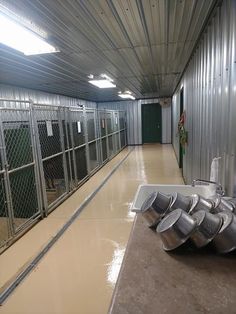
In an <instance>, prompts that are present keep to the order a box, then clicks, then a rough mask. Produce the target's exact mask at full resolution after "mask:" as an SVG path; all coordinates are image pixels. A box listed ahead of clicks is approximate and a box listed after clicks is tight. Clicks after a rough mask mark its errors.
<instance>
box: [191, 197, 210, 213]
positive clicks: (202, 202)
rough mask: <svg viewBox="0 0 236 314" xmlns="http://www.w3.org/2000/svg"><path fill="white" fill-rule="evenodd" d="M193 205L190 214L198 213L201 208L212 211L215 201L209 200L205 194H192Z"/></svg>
mask: <svg viewBox="0 0 236 314" xmlns="http://www.w3.org/2000/svg"><path fill="white" fill-rule="evenodd" d="M191 197H192V205H191V208H190V210H189V214H191V215H192V214H193V213H196V212H197V211H199V210H205V211H207V212H210V211H211V209H212V207H213V202H212V201H210V200H207V199H206V198H204V197H203V196H200V195H198V194H193V195H192V196H191Z"/></svg>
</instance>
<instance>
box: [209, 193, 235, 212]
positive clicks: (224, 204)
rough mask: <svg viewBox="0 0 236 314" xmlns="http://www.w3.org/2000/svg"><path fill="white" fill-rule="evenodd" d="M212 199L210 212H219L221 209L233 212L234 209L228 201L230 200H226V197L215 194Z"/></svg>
mask: <svg viewBox="0 0 236 314" xmlns="http://www.w3.org/2000/svg"><path fill="white" fill-rule="evenodd" d="M212 200H213V204H214V206H213V208H212V210H211V211H212V213H214V214H216V213H220V212H223V211H227V210H228V211H230V212H233V210H234V206H233V205H232V204H231V203H230V201H227V200H226V199H224V198H222V197H220V196H217V197H215V198H213V199H212Z"/></svg>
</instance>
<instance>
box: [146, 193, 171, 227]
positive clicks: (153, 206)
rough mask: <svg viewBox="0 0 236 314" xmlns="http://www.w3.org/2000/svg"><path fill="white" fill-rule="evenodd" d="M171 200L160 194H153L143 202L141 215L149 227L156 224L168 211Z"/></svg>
mask: <svg viewBox="0 0 236 314" xmlns="http://www.w3.org/2000/svg"><path fill="white" fill-rule="evenodd" d="M171 200H172V198H171V197H169V196H167V195H165V194H162V193H160V192H154V193H152V194H150V195H149V197H148V198H147V199H146V200H145V201H144V203H143V205H142V207H141V214H142V216H143V217H144V219H145V220H146V222H147V225H148V226H149V227H154V226H156V225H157V224H158V222H159V221H160V219H161V218H162V217H163V215H164V214H165V212H166V211H167V210H168V208H169V205H170V203H171Z"/></svg>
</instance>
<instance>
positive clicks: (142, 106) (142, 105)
mask: <svg viewBox="0 0 236 314" xmlns="http://www.w3.org/2000/svg"><path fill="white" fill-rule="evenodd" d="M145 105H159V106H160V108H161V127H160V131H161V140H160V142H154V143H144V141H143V110H144V109H143V108H144V106H145ZM141 127H142V128H141V129H142V145H143V144H156V143H159V144H162V107H161V105H160V103H159V102H154V103H146V104H141Z"/></svg>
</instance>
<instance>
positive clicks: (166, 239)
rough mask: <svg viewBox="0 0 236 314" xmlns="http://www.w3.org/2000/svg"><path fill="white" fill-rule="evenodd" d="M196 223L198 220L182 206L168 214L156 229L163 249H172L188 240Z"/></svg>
mask: <svg viewBox="0 0 236 314" xmlns="http://www.w3.org/2000/svg"><path fill="white" fill-rule="evenodd" d="M196 225H197V224H196V221H195V220H194V219H193V218H192V217H191V216H190V215H189V214H187V213H186V212H185V211H183V210H182V209H180V208H178V209H175V210H174V211H172V212H170V213H169V214H167V215H166V216H165V217H164V218H163V220H161V222H160V223H159V225H158V226H157V229H156V231H157V233H159V234H160V237H161V240H162V242H163V249H164V250H165V251H170V250H173V249H175V248H177V247H179V246H180V245H181V244H183V243H184V242H186V241H187V240H188V238H189V237H190V235H191V234H192V232H193V231H194V230H195V228H196Z"/></svg>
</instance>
